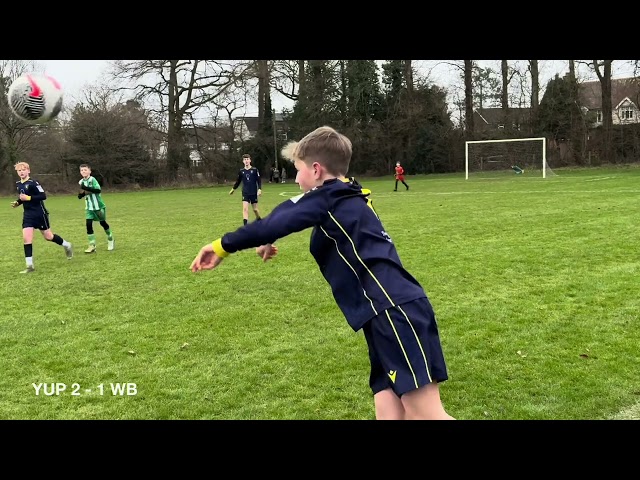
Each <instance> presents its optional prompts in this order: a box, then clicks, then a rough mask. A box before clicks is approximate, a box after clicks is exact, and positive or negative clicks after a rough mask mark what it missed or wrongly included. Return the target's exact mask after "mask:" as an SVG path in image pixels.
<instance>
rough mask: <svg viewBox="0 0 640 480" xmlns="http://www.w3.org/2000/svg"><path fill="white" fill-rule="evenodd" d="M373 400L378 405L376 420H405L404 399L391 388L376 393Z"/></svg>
mask: <svg viewBox="0 0 640 480" xmlns="http://www.w3.org/2000/svg"><path fill="white" fill-rule="evenodd" d="M373 402H374V405H375V407H376V420H404V419H405V417H406V414H405V411H404V405H403V404H402V401H400V398H398V396H397V395H396V394H395V393H393V390H392V389H391V388H385V389H384V390H382V391H380V392H378V393H376V394H375V395H374V396H373Z"/></svg>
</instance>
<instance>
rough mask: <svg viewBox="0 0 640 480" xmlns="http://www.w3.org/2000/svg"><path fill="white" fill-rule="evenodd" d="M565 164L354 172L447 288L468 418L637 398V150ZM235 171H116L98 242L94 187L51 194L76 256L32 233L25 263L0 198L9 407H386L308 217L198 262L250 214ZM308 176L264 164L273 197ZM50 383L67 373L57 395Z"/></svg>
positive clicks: (263, 412)
mask: <svg viewBox="0 0 640 480" xmlns="http://www.w3.org/2000/svg"><path fill="white" fill-rule="evenodd" d="M555 171H556V173H558V176H557V177H551V178H547V179H542V178H540V177H537V176H535V177H534V176H532V175H528V174H526V173H525V174H524V175H518V176H516V175H509V176H496V177H495V178H494V177H490V178H480V177H474V176H473V175H472V176H471V177H470V179H469V180H465V179H464V174H462V175H460V174H459V175H431V176H425V177H412V176H409V177H407V182H408V183H409V184H410V186H411V189H410V190H409V191H408V192H405V191H404V190H403V189H402V188H401V189H402V191H399V192H397V193H394V192H392V189H393V179H392V177H388V178H385V179H371V180H363V179H361V182H362V183H364V184H365V186H366V187H368V188H370V189H371V190H372V191H373V195H372V198H373V199H374V202H375V205H376V209H377V211H378V213H379V214H380V216H381V218H382V219H383V222H384V224H385V227H386V229H387V231H388V232H389V234H390V235H391V237H392V238H393V240H394V242H395V244H396V246H397V248H398V251H399V253H400V258H401V259H402V261H403V262H404V264H405V266H406V267H407V269H408V270H409V271H410V272H411V273H412V274H413V275H414V276H415V277H416V278H417V279H418V280H419V281H420V282H421V283H422V285H423V286H424V287H425V290H426V291H427V293H428V295H429V297H430V299H431V302H432V304H433V306H434V308H435V311H436V314H437V316H438V322H439V326H440V332H441V339H442V344H443V350H444V353H445V357H446V360H447V365H448V368H449V376H450V379H449V381H447V382H445V383H444V384H442V388H441V395H442V398H443V401H444V403H445V407H446V409H447V410H448V412H449V413H450V414H452V415H453V416H455V417H457V418H459V419H608V418H638V417H640V413H639V412H640V409H639V408H638V405H639V402H640V375H638V372H640V356H639V354H638V351H639V350H638V338H640V322H639V318H638V317H639V314H638V312H640V295H639V294H638V292H639V287H638V285H639V282H638V280H639V276H640V256H639V255H638V245H639V244H640V229H639V228H638V221H639V219H640V201H639V200H640V168H632V167H625V168H617V169H598V170H596V169H589V170H571V171H563V170H555ZM35 178H36V179H37V178H38V176H37V175H35ZM44 187H45V189H46V184H45V185H44ZM228 190H229V187H228V186H227V187H213V188H198V189H190V190H166V191H141V192H135V193H134V192H131V193H110V192H109V191H108V190H107V191H105V192H104V195H103V198H104V200H105V202H106V203H107V206H108V221H109V223H110V224H111V226H112V229H113V232H114V235H115V239H116V249H115V251H113V252H108V251H107V250H106V236H105V234H104V232H103V231H102V229H101V228H100V226H99V225H98V224H95V230H96V236H97V239H98V252H97V253H96V254H93V255H85V254H84V253H83V252H82V251H83V250H84V248H85V247H86V234H85V230H84V212H83V208H84V203H83V202H82V201H80V200H78V199H77V198H76V197H75V196H70V195H69V196H65V195H51V196H50V198H49V199H48V200H47V202H46V203H47V207H48V209H49V211H50V212H51V218H50V220H51V224H52V227H53V231H54V232H55V233H58V234H60V235H61V236H62V237H64V238H65V239H68V240H70V241H71V242H72V243H73V244H74V247H75V256H74V258H73V259H72V260H71V261H68V260H67V259H66V258H65V255H64V251H63V250H62V248H61V247H59V246H57V245H55V244H53V243H48V242H45V241H44V240H43V239H42V237H41V236H40V235H39V234H36V235H37V237H36V238H35V240H34V261H35V266H36V271H35V272H34V273H32V274H29V275H19V274H18V272H19V271H20V270H22V269H23V268H24V258H23V257H24V256H23V249H22V239H21V218H22V211H21V209H15V210H14V209H11V208H10V206H9V202H10V200H11V198H9V197H2V198H0V202H1V205H3V207H2V208H0V226H1V228H0V276H1V278H2V279H3V282H2V285H0V304H1V307H0V363H1V365H2V375H0V392H1V395H0V418H1V419H373V418H374V410H373V401H372V397H371V393H370V390H369V387H368V374H369V370H368V368H369V366H368V357H367V350H366V344H365V341H364V338H363V336H362V334H361V332H360V333H354V332H353V331H352V330H351V329H350V328H349V327H348V325H347V323H346V321H345V319H344V317H343V316H342V314H341V312H340V311H339V310H338V308H337V306H336V305H335V303H334V301H333V299H332V297H331V293H330V290H329V287H328V285H327V284H326V283H325V281H324V279H323V278H322V276H321V275H320V273H319V271H318V268H317V266H316V264H315V262H314V260H313V258H312V257H311V255H310V254H309V252H308V240H309V234H310V231H309V230H307V231H304V232H300V233H296V234H294V235H291V236H290V237H287V238H284V239H281V240H280V241H279V242H278V245H279V247H280V253H279V255H278V257H277V258H276V259H275V260H274V261H272V262H268V263H266V264H263V263H262V262H261V261H260V259H259V258H258V257H257V256H256V255H255V253H254V252H253V250H247V251H243V252H239V253H237V254H234V255H233V256H230V257H229V258H227V259H226V260H225V261H224V262H223V263H222V265H221V266H220V267H219V268H218V269H217V270H215V271H212V272H201V273H199V274H193V273H191V272H190V271H189V265H190V263H191V261H192V260H193V258H194V256H195V255H196V253H197V252H198V250H199V249H200V247H201V246H202V245H204V244H205V243H207V242H209V241H211V240H214V239H215V238H217V237H218V236H220V235H222V234H224V233H225V232H227V231H230V230H233V229H235V228H237V227H238V226H239V225H241V223H242V217H241V199H240V195H239V192H237V193H236V194H235V195H233V196H229V195H228ZM298 192H299V191H298V189H297V185H294V184H293V183H289V184H285V185H282V184H265V185H264V189H263V196H262V197H261V199H260V204H259V206H260V209H261V212H262V213H263V214H267V213H268V212H270V211H271V210H272V209H273V208H274V207H275V206H276V205H277V204H278V203H280V202H282V201H284V200H286V198H287V197H289V196H292V195H294V194H297V193H298ZM116 383H117V384H120V387H122V384H129V386H128V390H126V389H125V390H124V392H123V391H122V390H120V391H119V392H116V393H114V392H113V391H112V385H111V384H116ZM33 384H36V385H38V384H46V386H44V387H41V389H40V390H39V394H36V390H35V388H34V385H33ZM52 384H61V385H62V384H64V385H66V390H65V391H62V392H59V393H60V394H59V395H55V394H53V395H45V389H46V390H48V392H47V393H51V392H52ZM73 384H78V385H79V387H76V386H74V385H73ZM134 384H135V386H134ZM100 385H102V392H101V391H100ZM125 388H127V387H125ZM75 389H77V392H76V393H78V394H77V395H73V391H74V390H75ZM87 389H90V390H91V392H87Z"/></svg>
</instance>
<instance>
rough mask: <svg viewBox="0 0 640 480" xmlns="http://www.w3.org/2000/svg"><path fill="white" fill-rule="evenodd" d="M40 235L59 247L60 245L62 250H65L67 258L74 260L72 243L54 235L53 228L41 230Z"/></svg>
mask: <svg viewBox="0 0 640 480" xmlns="http://www.w3.org/2000/svg"><path fill="white" fill-rule="evenodd" d="M47 227H48V225H47ZM40 233H42V236H43V237H44V239H45V240H47V241H48V242H53V243H55V244H57V245H60V246H61V247H62V248H64V253H65V255H66V256H67V259H69V260H71V259H72V258H73V247H72V246H71V243H70V242H67V241H66V240H65V239H64V238H62V237H61V236H60V235H58V234H57V233H53V232H52V231H51V228H46V229H40Z"/></svg>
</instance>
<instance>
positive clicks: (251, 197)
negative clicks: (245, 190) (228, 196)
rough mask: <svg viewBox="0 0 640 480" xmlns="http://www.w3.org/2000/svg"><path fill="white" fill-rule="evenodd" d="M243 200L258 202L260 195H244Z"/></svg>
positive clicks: (251, 202) (252, 202)
mask: <svg viewBox="0 0 640 480" xmlns="http://www.w3.org/2000/svg"><path fill="white" fill-rule="evenodd" d="M242 201H243V202H249V203H250V204H252V205H253V204H254V203H258V195H242Z"/></svg>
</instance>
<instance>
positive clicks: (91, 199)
mask: <svg viewBox="0 0 640 480" xmlns="http://www.w3.org/2000/svg"><path fill="white" fill-rule="evenodd" d="M80 175H82V178H81V179H80V181H79V182H78V185H80V188H81V189H82V190H83V191H82V192H80V193H78V198H79V199H80V198H84V201H85V218H86V224H87V237H89V247H88V248H87V249H86V250H85V251H84V253H94V252H95V251H96V236H95V234H94V233H93V222H94V221H97V222H100V225H101V226H102V228H104V231H105V232H106V234H107V250H113V249H114V241H113V233H111V228H110V227H109V224H108V223H107V206H106V205H105V204H104V202H103V201H102V196H101V195H100V193H101V192H102V189H101V188H100V184H99V183H98V180H96V179H95V178H94V177H92V176H91V167H89V165H87V164H86V163H83V164H82V165H80Z"/></svg>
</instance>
